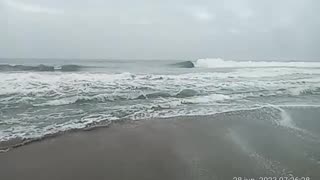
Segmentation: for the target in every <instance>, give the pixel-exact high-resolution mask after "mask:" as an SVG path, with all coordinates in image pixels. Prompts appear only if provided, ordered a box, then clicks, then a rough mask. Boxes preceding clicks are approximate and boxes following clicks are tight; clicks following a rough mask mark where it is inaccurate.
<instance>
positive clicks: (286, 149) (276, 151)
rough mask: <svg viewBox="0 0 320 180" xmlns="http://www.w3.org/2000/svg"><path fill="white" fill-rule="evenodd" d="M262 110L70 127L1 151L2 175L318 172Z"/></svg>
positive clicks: (31, 179)
mask: <svg viewBox="0 0 320 180" xmlns="http://www.w3.org/2000/svg"><path fill="white" fill-rule="evenodd" d="M259 118H260V116H257V114H256V113H255V112H248V113H245V114H244V115H242V114H241V113H240V112H239V113H229V114H224V115H217V116H203V117H177V118H168V119H155V120H143V121H135V122H126V123H120V124H113V125H111V127H108V128H99V129H95V130H92V131H84V132H72V133H68V134H64V135H62V136H57V137H53V138H48V139H46V140H43V141H39V142H34V143H31V144H28V145H25V146H22V147H19V148H15V149H13V150H11V151H9V152H7V153H0V179H5V180H11V179H25V180H34V179H47V180H51V179H52V180H53V179H60V180H64V179H77V180H82V179H83V180H85V179H136V180H142V179H159V180H163V179H166V180H168V179H226V180H228V179H230V180H231V179H232V178H233V177H248V178H253V177H259V176H267V177H270V176H277V177H280V176H289V175H290V174H292V175H294V176H298V177H307V176H308V177H311V178H312V180H313V179H318V178H320V175H319V174H320V173H318V172H319V169H320V164H318V162H316V161H315V162H313V161H311V160H309V159H308V158H305V156H303V154H302V153H301V152H304V148H309V147H308V146H307V145H306V144H304V142H303V141H301V140H299V139H297V138H296V137H293V136H292V135H291V134H290V133H288V132H286V131H284V130H282V129H281V128H273V125H272V124H269V123H268V122H266V121H265V120H263V119H259ZM253 120H254V121H253ZM253 122H254V123H253ZM301 149H303V150H301ZM315 149H316V150H318V146H317V147H315ZM300 150H301V152H300ZM315 153H318V151H315Z"/></svg>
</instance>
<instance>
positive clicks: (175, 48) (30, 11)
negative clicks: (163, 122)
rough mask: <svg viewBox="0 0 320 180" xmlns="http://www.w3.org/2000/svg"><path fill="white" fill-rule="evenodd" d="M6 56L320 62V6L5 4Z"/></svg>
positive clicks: (204, 0) (244, 0)
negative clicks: (297, 60) (219, 58)
mask: <svg viewBox="0 0 320 180" xmlns="http://www.w3.org/2000/svg"><path fill="white" fill-rule="evenodd" d="M0 57H12V58H15V57H18V58H30V57H34V58H105V59H107V58H113V59H197V58H215V57H221V58H226V59H250V60H251V59H259V60H270V59H273V60H276V59H300V60H320V1H319V0H193V1H190V0H112V1H111V0H0Z"/></svg>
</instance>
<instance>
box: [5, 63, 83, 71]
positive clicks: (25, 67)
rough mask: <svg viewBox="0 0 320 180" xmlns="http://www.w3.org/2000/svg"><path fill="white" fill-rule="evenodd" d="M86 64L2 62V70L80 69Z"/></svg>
mask: <svg viewBox="0 0 320 180" xmlns="http://www.w3.org/2000/svg"><path fill="white" fill-rule="evenodd" d="M82 68H84V66H80V65H73V64H69V65H62V66H48V65H43V64H40V65H36V66H28V65H10V64H0V71H49V72H50V71H79V70H81V69H82Z"/></svg>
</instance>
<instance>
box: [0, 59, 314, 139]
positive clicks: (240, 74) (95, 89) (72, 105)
mask: <svg viewBox="0 0 320 180" xmlns="http://www.w3.org/2000/svg"><path fill="white" fill-rule="evenodd" d="M212 62H214V63H213V64H216V65H217V66H215V67H220V69H219V70H217V69H216V68H211V67H212V66H211V65H210V63H212ZM99 63H100V62H99ZM157 63H159V64H156V65H154V64H155V62H152V63H150V64H148V62H145V61H143V62H140V63H137V64H132V63H130V62H129V63H126V62H124V63H112V62H108V63H105V64H102V66H103V67H110V68H101V69H99V71H86V70H85V68H81V69H79V70H77V71H72V72H70V71H61V70H59V68H58V66H53V65H46V66H50V67H54V69H56V70H54V71H41V72H40V71H35V70H34V68H38V65H34V66H31V65H26V66H25V67H22V66H13V67H14V68H28V69H27V70H26V69H25V70H21V69H20V70H17V69H14V70H8V69H7V70H6V71H0V117H1V119H0V141H10V140H12V139H38V138H41V137H45V136H47V135H48V134H49V135H50V134H56V133H60V132H64V131H70V130H73V129H86V128H90V127H95V126H100V124H104V123H106V124H108V123H109V122H111V121H116V120H121V119H129V120H138V119H149V118H167V117H176V116H199V115H209V114H219V113H226V112H235V111H241V110H255V109H257V108H258V109H259V108H261V107H265V106H268V105H269V104H272V105H274V106H278V105H292V104H294V105H310V106H317V105H320V99H319V94H320V71H319V69H317V67H318V65H317V63H315V64H312V65H311V64H309V63H307V62H306V63H296V62H249V61H248V62H235V61H224V60H221V59H220V60H213V61H212V60H198V61H196V62H188V63H187V64H186V63H185V62H183V63H182V64H181V63H180V64H175V65H174V66H168V65H169V64H172V63H171V62H170V63H168V62H157ZM190 63H194V65H195V68H192V65H191V64H190ZM219 63H220V64H219ZM276 63H278V64H276ZM90 65H91V66H90ZM90 65H89V66H90V67H95V66H98V65H95V64H94V65H92V64H90ZM186 65H187V66H188V67H189V68H185V67H186ZM62 66H63V64H62V65H60V67H62ZM78 66H79V67H88V64H86V65H85V64H79V65H76V66H72V65H65V66H63V67H65V68H67V67H68V68H71V69H72V68H77V67H78ZM181 66H182V67H184V68H182V67H181ZM309 66H312V67H309ZM144 67H148V68H144ZM30 68H31V70H30ZM41 68H42V66H41ZM305 108H309V107H305ZM262 113H267V114H268V113H271V111H270V110H269V111H266V112H262ZM277 113H280V111H277ZM279 116H280V115H279ZM283 123H284V124H282V125H279V126H281V127H286V128H287V129H294V128H292V127H289V125H288V124H286V123H285V122H283ZM285 125H288V126H285ZM296 127H299V126H296ZM299 128H300V127H299ZM301 129H302V128H301ZM295 131H297V129H296V130H295ZM298 132H302V131H298Z"/></svg>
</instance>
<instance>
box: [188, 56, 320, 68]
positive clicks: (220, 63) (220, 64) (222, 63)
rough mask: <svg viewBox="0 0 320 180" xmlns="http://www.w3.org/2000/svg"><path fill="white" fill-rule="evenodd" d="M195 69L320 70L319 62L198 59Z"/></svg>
mask: <svg viewBox="0 0 320 180" xmlns="http://www.w3.org/2000/svg"><path fill="white" fill-rule="evenodd" d="M194 66H195V67H201V68H248V67H297V68H299V67H301V68H320V63H319V62H279V61H232V60H228V61H227V60H223V59H221V58H214V59H198V60H197V61H196V62H195V63H194Z"/></svg>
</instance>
